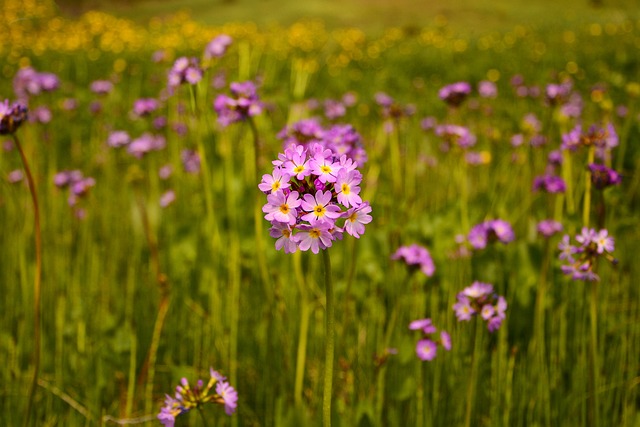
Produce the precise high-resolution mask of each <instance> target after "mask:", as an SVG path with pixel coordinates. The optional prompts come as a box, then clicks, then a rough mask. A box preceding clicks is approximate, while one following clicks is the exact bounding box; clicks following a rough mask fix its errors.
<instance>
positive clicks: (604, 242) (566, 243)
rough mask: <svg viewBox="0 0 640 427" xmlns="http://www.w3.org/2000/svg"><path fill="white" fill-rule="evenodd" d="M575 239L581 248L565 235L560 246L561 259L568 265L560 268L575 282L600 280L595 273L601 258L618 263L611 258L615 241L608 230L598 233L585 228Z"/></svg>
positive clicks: (592, 229)
mask: <svg viewBox="0 0 640 427" xmlns="http://www.w3.org/2000/svg"><path fill="white" fill-rule="evenodd" d="M575 239H576V241H577V242H578V243H579V244H580V246H574V245H572V244H571V238H570V237H569V235H568V234H565V235H564V236H563V237H562V241H561V242H560V243H559V244H558V249H559V250H560V255H559V258H560V260H561V261H564V262H565V263H566V264H565V265H562V266H561V267H560V268H561V270H562V272H563V273H564V274H566V275H570V276H571V278H572V279H573V280H585V281H598V280H600V278H599V277H598V275H597V274H596V273H595V272H594V271H593V268H594V265H595V261H596V259H598V258H599V257H604V258H605V259H607V260H609V261H610V262H612V263H614V264H615V263H617V260H616V259H614V258H613V257H612V256H611V252H613V250H614V249H615V244H614V240H613V237H611V236H609V232H608V231H607V230H606V229H602V230H600V231H596V230H595V229H594V228H588V227H583V228H582V231H581V232H580V234H579V235H577V236H576V238H575Z"/></svg>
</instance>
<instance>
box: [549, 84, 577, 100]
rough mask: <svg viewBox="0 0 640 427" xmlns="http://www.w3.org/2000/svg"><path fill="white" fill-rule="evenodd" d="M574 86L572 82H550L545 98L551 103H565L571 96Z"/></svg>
mask: <svg viewBox="0 0 640 427" xmlns="http://www.w3.org/2000/svg"><path fill="white" fill-rule="evenodd" d="M572 87H573V85H572V84H571V82H564V83H561V84H548V85H547V87H546V90H545V99H546V101H547V102H548V103H549V105H560V104H563V103H564V102H565V101H566V100H567V99H568V98H569V94H570V93H571V89H572Z"/></svg>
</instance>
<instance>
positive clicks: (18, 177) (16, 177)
mask: <svg viewBox="0 0 640 427" xmlns="http://www.w3.org/2000/svg"><path fill="white" fill-rule="evenodd" d="M23 179H24V173H23V172H22V169H16V170H12V171H11V172H9V174H8V175H7V181H9V183H10V184H17V183H19V182H20V181H22V180H23Z"/></svg>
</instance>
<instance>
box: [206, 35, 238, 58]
mask: <svg viewBox="0 0 640 427" xmlns="http://www.w3.org/2000/svg"><path fill="white" fill-rule="evenodd" d="M232 42H233V39H232V38H231V37H230V36H228V35H226V34H220V35H218V36H216V37H214V38H213V39H212V40H211V41H210V42H209V43H208V44H207V47H206V48H205V50H204V58H205V59H211V58H220V57H222V56H223V55H224V54H225V53H226V52H227V49H228V48H229V46H231V43H232Z"/></svg>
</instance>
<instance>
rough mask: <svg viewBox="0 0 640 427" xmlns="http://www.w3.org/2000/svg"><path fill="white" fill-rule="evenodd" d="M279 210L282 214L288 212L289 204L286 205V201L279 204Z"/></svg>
mask: <svg viewBox="0 0 640 427" xmlns="http://www.w3.org/2000/svg"><path fill="white" fill-rule="evenodd" d="M280 212H282V213H283V214H285V215H286V214H288V213H289V205H287V204H286V203H283V204H281V205H280Z"/></svg>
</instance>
